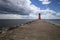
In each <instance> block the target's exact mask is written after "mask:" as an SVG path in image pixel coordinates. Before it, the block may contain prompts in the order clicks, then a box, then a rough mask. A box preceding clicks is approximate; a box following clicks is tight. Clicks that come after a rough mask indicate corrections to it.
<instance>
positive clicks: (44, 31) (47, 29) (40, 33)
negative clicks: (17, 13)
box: [6, 21, 60, 40]
mask: <svg viewBox="0 0 60 40" xmlns="http://www.w3.org/2000/svg"><path fill="white" fill-rule="evenodd" d="M10 32H11V31H10ZM10 32H8V33H7V34H8V36H7V39H9V38H10V39H12V40H60V25H55V24H51V23H49V22H45V21H35V22H32V23H30V24H25V25H23V27H19V28H16V29H14V30H12V32H11V33H10ZM9 34H10V35H9ZM8 37H9V38H8ZM7 39H6V40H7Z"/></svg>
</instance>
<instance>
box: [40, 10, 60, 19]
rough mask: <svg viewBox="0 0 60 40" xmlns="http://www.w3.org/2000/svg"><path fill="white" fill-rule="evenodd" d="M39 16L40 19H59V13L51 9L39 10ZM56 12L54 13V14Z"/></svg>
mask: <svg viewBox="0 0 60 40" xmlns="http://www.w3.org/2000/svg"><path fill="white" fill-rule="evenodd" d="M41 13H43V14H41V18H42V19H60V17H59V16H60V13H57V12H55V11H53V10H50V9H46V10H41ZM54 14H56V15H54Z"/></svg>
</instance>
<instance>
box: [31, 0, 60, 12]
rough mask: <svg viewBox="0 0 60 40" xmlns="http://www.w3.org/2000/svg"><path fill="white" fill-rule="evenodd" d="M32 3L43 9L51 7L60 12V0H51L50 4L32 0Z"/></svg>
mask: <svg viewBox="0 0 60 40" xmlns="http://www.w3.org/2000/svg"><path fill="white" fill-rule="evenodd" d="M31 1H32V4H34V5H36V6H37V7H40V8H41V9H43V10H44V9H46V8H49V9H51V10H54V11H56V12H60V0H49V1H50V2H51V3H50V4H45V5H44V4H42V2H41V1H39V0H31Z"/></svg>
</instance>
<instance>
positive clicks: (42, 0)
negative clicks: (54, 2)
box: [39, 0, 51, 4]
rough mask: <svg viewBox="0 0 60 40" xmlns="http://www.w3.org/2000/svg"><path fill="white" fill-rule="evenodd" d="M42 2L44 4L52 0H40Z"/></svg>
mask: <svg viewBox="0 0 60 40" xmlns="http://www.w3.org/2000/svg"><path fill="white" fill-rule="evenodd" d="M39 1H41V2H42V4H50V3H51V2H50V1H49V0H39Z"/></svg>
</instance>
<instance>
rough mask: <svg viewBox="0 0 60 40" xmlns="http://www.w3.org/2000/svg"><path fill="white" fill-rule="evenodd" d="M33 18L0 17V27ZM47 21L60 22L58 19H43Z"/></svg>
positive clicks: (21, 22)
mask: <svg viewBox="0 0 60 40" xmlns="http://www.w3.org/2000/svg"><path fill="white" fill-rule="evenodd" d="M32 20H33V19H0V27H11V26H14V25H18V24H23V23H26V22H29V21H32ZM43 20H45V21H48V22H53V23H57V24H60V19H43Z"/></svg>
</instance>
